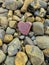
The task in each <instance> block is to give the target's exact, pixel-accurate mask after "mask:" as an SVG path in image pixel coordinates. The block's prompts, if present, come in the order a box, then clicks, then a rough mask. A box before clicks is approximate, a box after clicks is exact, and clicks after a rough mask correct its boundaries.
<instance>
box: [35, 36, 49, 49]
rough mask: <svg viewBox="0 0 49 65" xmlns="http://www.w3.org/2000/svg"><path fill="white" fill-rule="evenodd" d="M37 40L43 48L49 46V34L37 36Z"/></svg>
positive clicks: (38, 44)
mask: <svg viewBox="0 0 49 65" xmlns="http://www.w3.org/2000/svg"><path fill="white" fill-rule="evenodd" d="M36 42H37V46H38V47H39V48H41V49H45V48H49V36H37V37H36Z"/></svg>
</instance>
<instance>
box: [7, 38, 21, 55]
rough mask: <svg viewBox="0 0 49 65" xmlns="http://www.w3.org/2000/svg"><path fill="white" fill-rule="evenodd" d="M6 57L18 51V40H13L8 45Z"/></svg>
mask: <svg viewBox="0 0 49 65" xmlns="http://www.w3.org/2000/svg"><path fill="white" fill-rule="evenodd" d="M8 46H9V47H8V55H9V56H13V55H15V54H16V53H17V52H18V49H20V47H21V42H20V40H19V39H18V38H15V39H13V41H11V42H10V43H9V45H8Z"/></svg>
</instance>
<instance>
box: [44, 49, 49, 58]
mask: <svg viewBox="0 0 49 65" xmlns="http://www.w3.org/2000/svg"><path fill="white" fill-rule="evenodd" d="M43 53H44V55H45V56H47V57H49V48H47V49H45V50H43Z"/></svg>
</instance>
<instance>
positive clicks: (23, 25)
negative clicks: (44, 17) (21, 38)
mask: <svg viewBox="0 0 49 65" xmlns="http://www.w3.org/2000/svg"><path fill="white" fill-rule="evenodd" d="M31 26H32V24H31V23H30V22H19V23H18V29H19V31H20V32H21V33H22V34H24V35H28V33H29V31H30V28H31Z"/></svg>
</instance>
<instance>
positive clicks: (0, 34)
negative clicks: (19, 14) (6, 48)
mask: <svg viewBox="0 0 49 65" xmlns="http://www.w3.org/2000/svg"><path fill="white" fill-rule="evenodd" d="M4 35H5V31H4V30H3V29H0V39H2V40H3V39H4Z"/></svg>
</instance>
